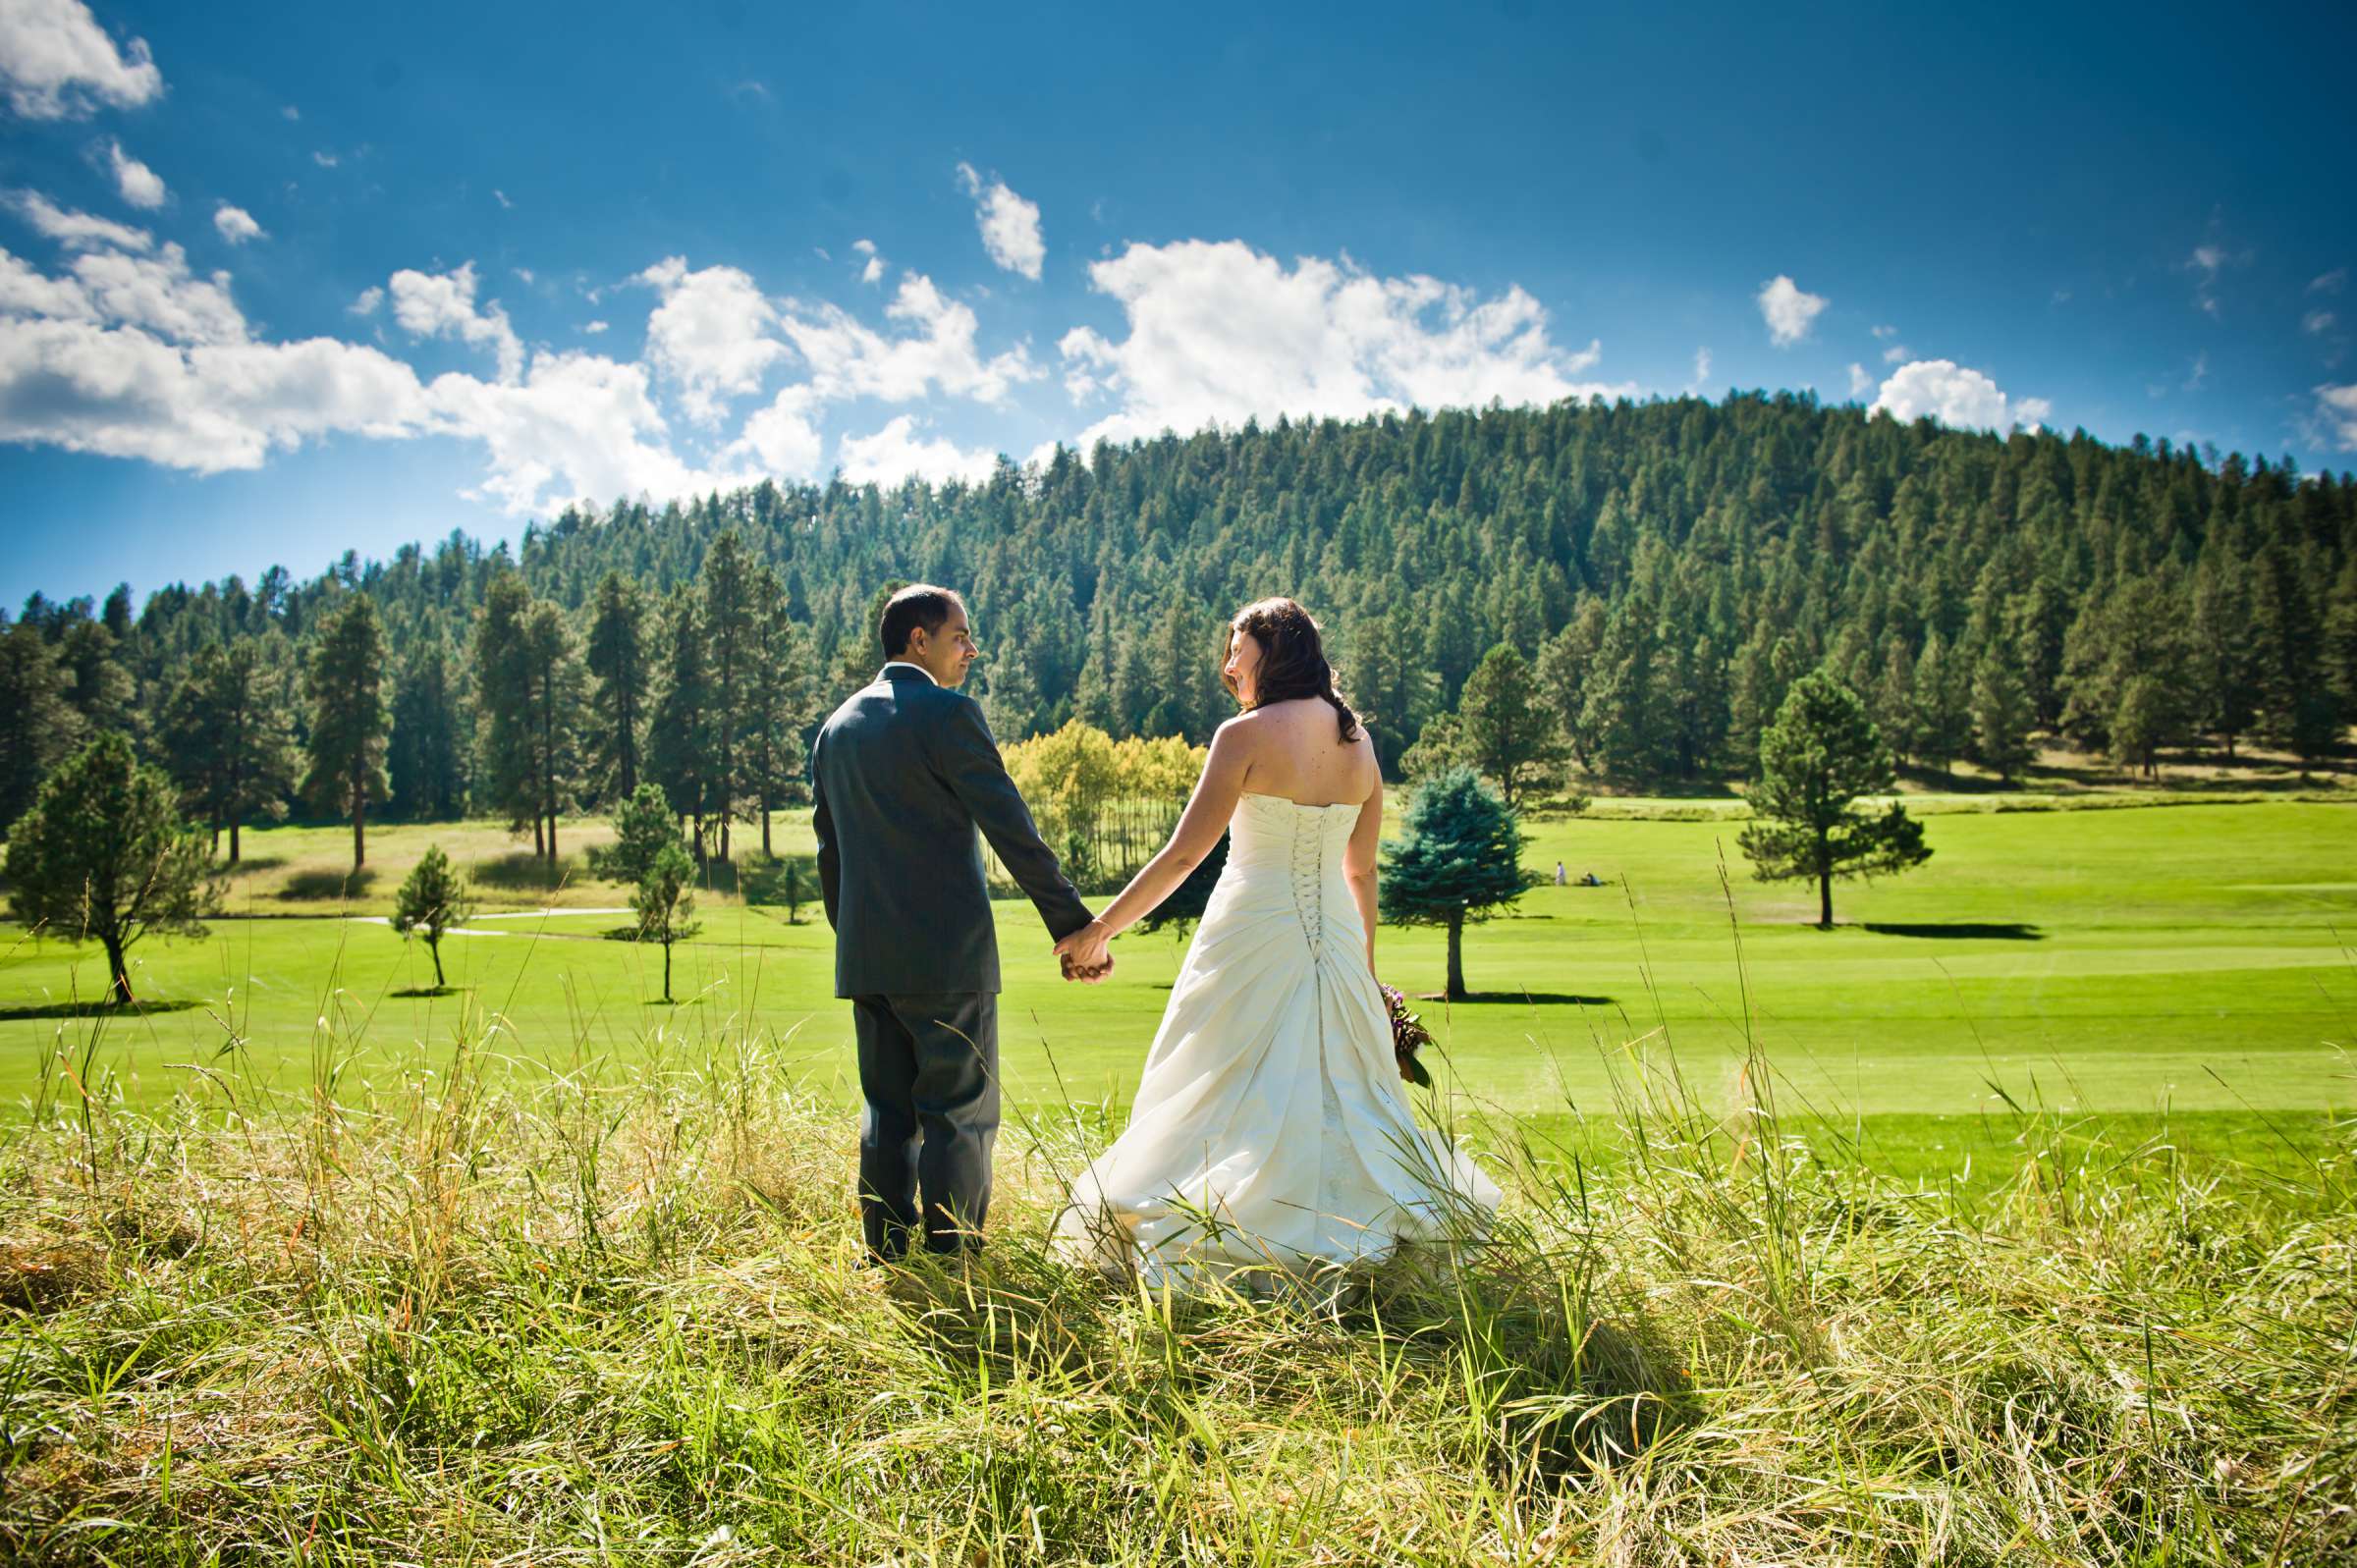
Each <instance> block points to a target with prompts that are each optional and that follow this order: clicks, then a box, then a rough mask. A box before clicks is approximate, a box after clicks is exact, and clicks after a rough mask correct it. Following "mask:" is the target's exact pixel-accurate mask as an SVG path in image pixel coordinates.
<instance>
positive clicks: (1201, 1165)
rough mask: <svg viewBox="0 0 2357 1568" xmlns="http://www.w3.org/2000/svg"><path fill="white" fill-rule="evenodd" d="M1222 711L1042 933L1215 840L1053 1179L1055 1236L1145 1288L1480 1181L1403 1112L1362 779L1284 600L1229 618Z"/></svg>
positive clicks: (1141, 903) (1373, 795)
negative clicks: (1142, 1012)
mask: <svg viewBox="0 0 2357 1568" xmlns="http://www.w3.org/2000/svg"><path fill="white" fill-rule="evenodd" d="M1221 677H1222V679H1223V680H1225V681H1226V683H1227V685H1228V688H1229V690H1230V691H1232V692H1233V693H1234V694H1235V697H1236V700H1237V702H1238V703H1239V704H1240V705H1241V706H1242V708H1243V710H1244V711H1243V712H1242V713H1241V714H1240V715H1238V716H1237V717H1236V718H1234V719H1232V720H1230V721H1229V722H1228V723H1226V724H1224V725H1222V726H1221V727H1220V730H1219V733H1218V734H1217V735H1216V736H1215V737H1214V738H1213V740H1212V744H1211V755H1210V757H1209V759H1208V760H1207V761H1206V762H1205V764H1204V768H1203V777H1202V778H1201V779H1200V780H1199V781H1198V782H1197V783H1196V785H1195V792H1194V795H1193V797H1192V799H1191V800H1189V802H1188V803H1187V807H1186V812H1185V814H1184V816H1182V817H1181V818H1180V819H1179V822H1178V828H1177V830H1176V831H1175V832H1174V833H1173V834H1172V836H1171V841H1170V842H1169V843H1168V844H1166V845H1165V846H1164V847H1163V849H1162V851H1161V852H1160V853H1159V854H1157V855H1156V856H1155V857H1154V859H1153V860H1152V861H1150V862H1148V863H1147V865H1146V866H1145V868H1144V869H1143V870H1141V871H1139V872H1138V874H1137V876H1136V877H1135V878H1134V879H1132V880H1131V882H1130V884H1129V886H1128V887H1127V888H1125V889H1124V890H1123V892H1122V893H1121V895H1120V896H1119V897H1117V898H1115V899H1114V901H1113V902H1112V903H1111V904H1109V905H1107V906H1106V908H1105V911H1104V912H1103V913H1102V914H1100V915H1099V916H1098V917H1097V918H1096V919H1095V920H1094V921H1092V922H1090V924H1089V925H1088V926H1087V927H1086V928H1084V929H1083V930H1081V931H1079V932H1076V933H1074V934H1073V935H1071V936H1069V937H1067V938H1066V939H1065V940H1064V941H1063V942H1062V943H1060V944H1059V945H1058V946H1057V951H1058V952H1059V953H1061V954H1064V955H1065V956H1066V957H1068V958H1069V961H1070V962H1071V963H1072V964H1074V965H1075V966H1076V967H1078V968H1080V969H1083V970H1088V969H1094V968H1096V967H1097V966H1099V965H1101V964H1102V963H1104V961H1105V957H1106V948H1105V945H1106V943H1107V942H1109V941H1110V940H1111V939H1112V938H1113V937H1114V936H1115V935H1116V934H1118V933H1120V932H1121V931H1123V930H1124V929H1125V928H1126V927H1128V926H1130V925H1132V924H1134V923H1135V922H1136V921H1138V920H1139V919H1141V918H1143V917H1144V916H1145V915H1147V914H1149V913H1150V912H1152V910H1153V909H1154V907H1155V905H1157V904H1159V903H1161V902H1162V900H1163V899H1164V898H1166V897H1168V896H1169V895H1170V894H1171V892H1173V890H1175V889H1176V888H1177V887H1178V884H1179V883H1180V882H1182V881H1183V880H1185V877H1186V874H1187V872H1188V871H1190V870H1191V869H1192V868H1193V867H1194V866H1195V865H1197V864H1198V863H1200V862H1201V860H1202V859H1203V857H1204V856H1205V855H1207V854H1209V853H1210V852H1211V850H1212V849H1213V847H1214V846H1216V845H1217V844H1218V842H1219V838H1220V833H1221V831H1222V830H1223V829H1225V830H1227V832H1228V833H1229V836H1230V837H1229V848H1228V863H1227V866H1226V868H1225V869H1224V870H1223V871H1222V872H1221V874H1220V879H1219V882H1218V885H1217V886H1216V887H1215V888H1214V889H1213V891H1212V893H1211V898H1210V901H1209V903H1208V904H1207V905H1206V906H1205V908H1204V911H1203V918H1202V922H1201V924H1200V925H1199V926H1198V927H1197V929H1196V932H1195V938H1194V942H1193V944H1192V946H1189V947H1188V949H1187V953H1186V958H1185V961H1184V962H1183V963H1182V964H1181V965H1180V966H1179V970H1178V981H1177V983H1176V984H1175V985H1174V986H1173V987H1172V988H1171V1000H1170V1003H1169V1005H1168V1006H1167V1007H1166V1008H1165V1009H1164V1010H1163V1015H1162V1027H1161V1028H1160V1029H1159V1030H1157V1031H1156V1033H1155V1036H1154V1044H1153V1048H1152V1050H1151V1051H1150V1052H1149V1053H1148V1054H1147V1056H1146V1066H1145V1074H1144V1077H1143V1078H1142V1079H1141V1080H1140V1082H1139V1084H1138V1088H1137V1099H1136V1102H1135V1104H1134V1105H1133V1106H1132V1107H1131V1109H1130V1114H1129V1123H1128V1127H1127V1129H1126V1130H1125V1131H1124V1132H1123V1134H1122V1136H1121V1137H1120V1139H1119V1140H1117V1141H1116V1142H1115V1143H1114V1145H1113V1147H1112V1148H1110V1149H1108V1150H1107V1151H1106V1152H1105V1153H1104V1154H1103V1155H1102V1156H1101V1157H1099V1158H1098V1159H1097V1160H1096V1161H1095V1162H1093V1163H1092V1164H1090V1165H1089V1167H1088V1169H1087V1170H1086V1171H1084V1172H1083V1173H1082V1174H1081V1175H1080V1177H1079V1178H1078V1179H1077V1180H1076V1181H1075V1182H1074V1183H1073V1187H1072V1193H1071V1202H1070V1207H1069V1208H1068V1209H1067V1210H1066V1211H1065V1212H1064V1213H1063V1215H1061V1216H1060V1217H1059V1218H1058V1220H1057V1227H1056V1228H1057V1235H1056V1241H1057V1246H1058V1248H1059V1250H1060V1251H1062V1252H1063V1253H1064V1254H1065V1255H1066V1256H1068V1257H1071V1258H1074V1259H1076V1260H1081V1261H1085V1262H1088V1263H1092V1264H1094V1265H1095V1266H1097V1267H1098V1268H1100V1269H1104V1270H1106V1271H1109V1272H1117V1273H1125V1272H1126V1271H1128V1270H1130V1269H1135V1270H1136V1271H1139V1272H1140V1273H1142V1274H1143V1275H1144V1277H1145V1278H1147V1279H1148V1280H1149V1281H1153V1282H1160V1281H1162V1280H1164V1279H1166V1278H1169V1279H1176V1280H1179V1281H1187V1280H1192V1279H1198V1278H1203V1277H1206V1276H1208V1277H1212V1278H1218V1279H1221V1280H1225V1281H1228V1282H1231V1283H1236V1282H1242V1283H1247V1284H1249V1283H1252V1282H1253V1276H1255V1275H1259V1274H1261V1273H1263V1271H1266V1273H1267V1274H1269V1275H1272V1276H1278V1275H1292V1276H1298V1275H1301V1274H1303V1273H1306V1272H1314V1271H1317V1270H1320V1269H1322V1268H1326V1267H1329V1266H1333V1265H1343V1264H1351V1263H1372V1262H1376V1261H1379V1260H1381V1259H1383V1258H1386V1257H1388V1256H1390V1255H1391V1254H1392V1253H1393V1252H1394V1251H1395V1250H1396V1249H1397V1248H1398V1245H1399V1243H1401V1242H1402V1241H1416V1240H1428V1239H1436V1238H1439V1237H1441V1236H1444V1235H1448V1234H1457V1235H1464V1234H1467V1233H1469V1232H1471V1231H1474V1230H1477V1229H1478V1228H1479V1226H1480V1224H1481V1222H1482V1221H1483V1220H1485V1219H1486V1218H1487V1217H1488V1216H1489V1214H1490V1213H1491V1212H1492V1211H1494V1210H1495V1209H1496V1208H1497V1206H1498V1203H1499V1191H1498V1188H1497V1187H1496V1186H1495V1185H1494V1184H1493V1183H1492V1182H1491V1181H1490V1179H1489V1178H1488V1177H1487V1176H1486V1175H1484V1174H1483V1173H1482V1171H1481V1170H1480V1169H1479V1167H1477V1166H1476V1165H1475V1164H1474V1162H1473V1161H1472V1160H1471V1158H1470V1157H1468V1156H1467V1155H1466V1154H1464V1153H1463V1152H1462V1151H1461V1150H1458V1149H1455V1148H1453V1147H1452V1146H1451V1145H1450V1144H1449V1143H1448V1142H1447V1141H1446V1140H1444V1139H1442V1138H1441V1137H1439V1136H1438V1135H1436V1134H1434V1133H1432V1132H1429V1131H1427V1130H1425V1129H1424V1128H1422V1127H1420V1126H1418V1125H1417V1122H1416V1119H1415V1113H1414V1111H1413V1110H1412V1109H1411V1108H1410V1107H1409V1105H1408V1103H1407V1099H1406V1096H1405V1095H1404V1094H1403V1093H1402V1091H1401V1083H1400V1078H1399V1070H1398V1059H1397V1057H1396V1056H1395V1054H1394V1052H1393V1047H1392V1028H1391V1016H1390V1013H1389V1011H1388V1009H1387V1008H1386V1007H1385V1005H1384V1000H1383V997H1382V994H1381V992H1380V991H1379V990H1378V988H1377V985H1376V980H1375V948H1374V937H1373V933H1374V930H1375V892H1376V856H1377V849H1378V845H1379V843H1380V839H1381V835H1382V820H1383V780H1382V775H1381V773H1380V772H1379V771H1378V769H1377V767H1376V762H1375V748H1374V745H1373V743H1372V742H1371V741H1370V740H1369V739H1368V738H1367V734H1366V731H1365V730H1364V729H1363V728H1362V727H1361V726H1360V724H1359V722H1358V718H1357V715H1355V714H1354V713H1352V712H1351V711H1350V708H1349V706H1348V704H1346V703H1344V702H1343V699H1342V698H1341V697H1340V696H1339V695H1337V694H1336V692H1335V689H1334V673H1333V670H1332V669H1331V667H1330V666H1329V665H1328V664H1327V662H1326V657H1325V653H1324V651H1323V648H1322V646H1321V644H1320V640H1319V636H1318V628H1317V622H1314V621H1312V620H1311V619H1310V616H1309V613H1308V612H1307V611H1305V610H1303V609H1302V608H1301V607H1300V606H1299V605H1297V604H1295V603H1293V602H1292V601H1291V600H1289V599H1264V600H1261V601H1259V602H1258V603H1256V604H1252V605H1248V606H1246V607H1245V608H1244V609H1243V610H1242V611H1241V612H1240V613H1239V614H1238V615H1237V616H1236V617H1235V619H1234V621H1233V622H1232V623H1231V626H1230V632H1229V647H1228V656H1227V660H1226V663H1225V664H1224V665H1223V667H1222V669H1221Z"/></svg>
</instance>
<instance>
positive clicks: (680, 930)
mask: <svg viewBox="0 0 2357 1568" xmlns="http://www.w3.org/2000/svg"><path fill="white" fill-rule="evenodd" d="M694 884H695V862H694V861H692V860H690V859H689V858H688V857H687V851H686V850H685V848H683V847H682V846H681V844H680V842H679V839H678V838H676V837H675V838H673V839H672V841H671V842H670V843H667V844H665V845H664V846H663V847H662V848H661V849H659V850H657V851H656V852H655V858H654V860H653V862H652V863H651V864H649V865H648V867H647V868H646V875H645V876H644V877H643V878H641V879H640V881H639V883H638V891H637V892H636V893H634V894H633V895H632V896H631V898H630V908H631V909H632V910H633V911H634V912H635V913H636V914H637V916H638V940H639V941H640V942H659V943H661V944H662V945H663V1000H665V1001H669V1000H671V948H672V945H673V944H674V943H680V942H685V941H686V940H688V939H689V938H690V937H693V936H694V935H695V934H696V932H698V931H699V930H701V929H702V928H701V927H700V926H698V925H697V924H696V923H695V922H694V921H692V920H690V919H689V918H688V917H689V916H690V915H692V914H694V913H695V897H694V895H693V894H692V893H691V892H688V890H689V889H690V888H691V887H693V886H694Z"/></svg>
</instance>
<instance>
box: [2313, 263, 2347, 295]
mask: <svg viewBox="0 0 2357 1568" xmlns="http://www.w3.org/2000/svg"><path fill="white" fill-rule="evenodd" d="M2348 281H2349V269H2348V268H2346V267H2334V268H2333V269H2332V270H2331V271H2330V272H2328V273H2326V274H2325V275H2324V276H2323V277H2321V278H2313V279H2310V280H2309V283H2308V292H2309V293H2310V294H2338V293H2340V291H2341V289H2342V287H2343V286H2344V285H2346V284H2347V283H2348Z"/></svg>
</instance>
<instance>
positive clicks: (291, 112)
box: [278, 103, 302, 121]
mask: <svg viewBox="0 0 2357 1568" xmlns="http://www.w3.org/2000/svg"><path fill="white" fill-rule="evenodd" d="M278 112H279V113H280V115H282V116H284V117H285V118H286V119H287V120H289V121H296V120H301V118H302V111H301V109H298V108H296V107H295V106H294V105H293V104H291V103H290V104H288V105H287V106H286V107H285V108H283V109H281V110H279V111H278Z"/></svg>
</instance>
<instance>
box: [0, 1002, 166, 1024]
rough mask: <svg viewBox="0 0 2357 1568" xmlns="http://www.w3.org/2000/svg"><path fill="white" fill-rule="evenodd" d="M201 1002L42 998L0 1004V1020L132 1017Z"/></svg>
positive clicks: (10, 1021)
mask: <svg viewBox="0 0 2357 1568" xmlns="http://www.w3.org/2000/svg"><path fill="white" fill-rule="evenodd" d="M202 1005H203V1003H201V1002H197V1001H191V1000H182V999H179V998H168V999H165V1000H153V1001H151V1000H147V999H146V998H141V999H140V1000H137V1001H135V1002H133V1003H132V1004H131V1005H130V1006H128V1007H118V1006H116V1005H115V1004H114V1003H113V1002H111V1001H42V1002H35V1003H33V1004H31V1005H29V1006H23V1007H0V1023H15V1022H18V1021H19V1020H22V1019H26V1018H116V1017H132V1016H137V1015H138V1014H140V1013H149V1012H186V1011H188V1010H189V1009H190V1008H191V1007H197V1006H202Z"/></svg>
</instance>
